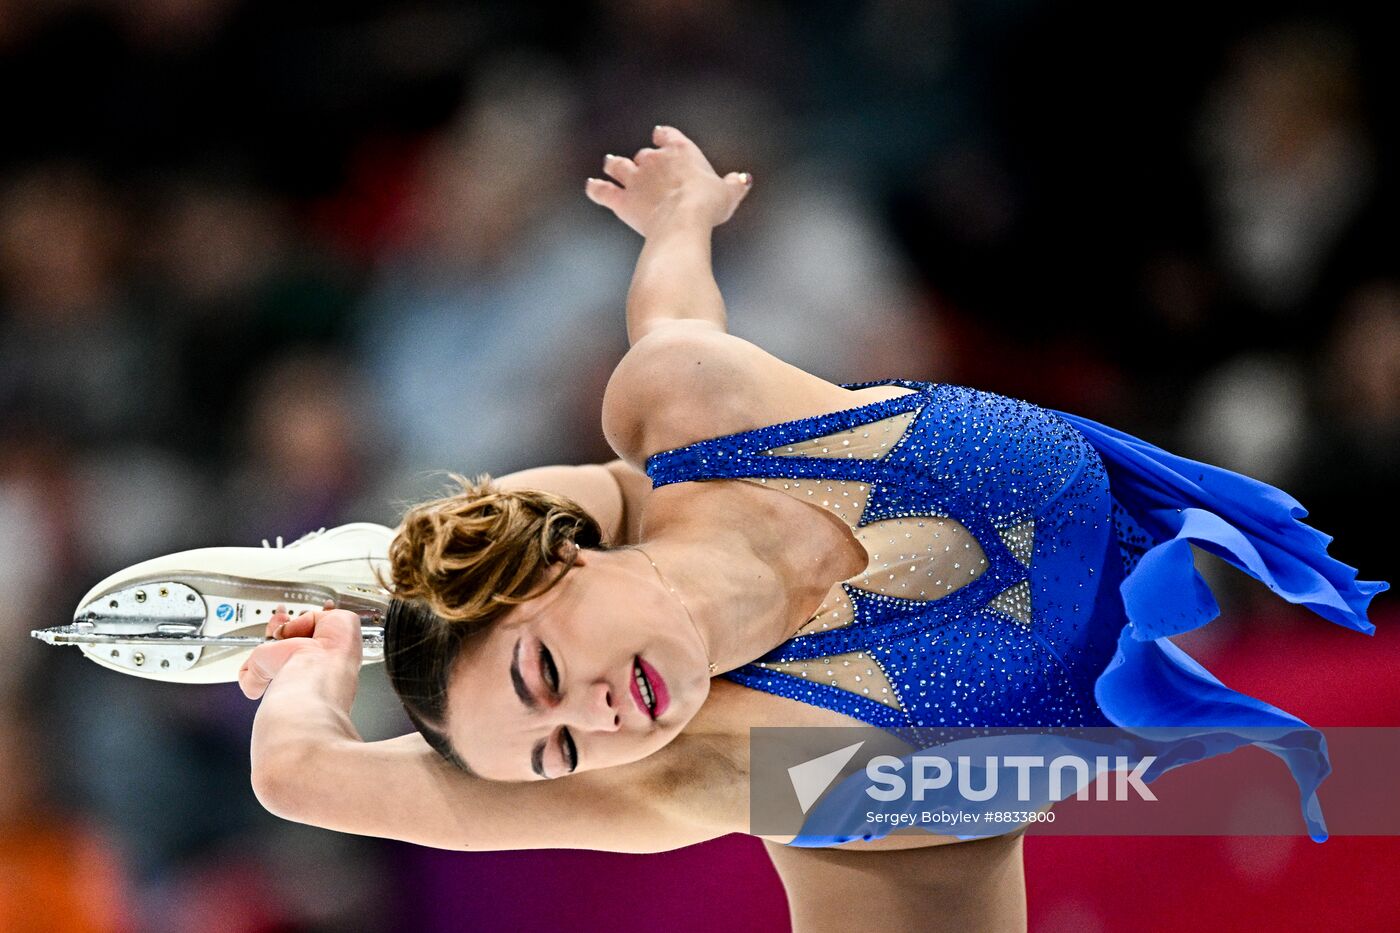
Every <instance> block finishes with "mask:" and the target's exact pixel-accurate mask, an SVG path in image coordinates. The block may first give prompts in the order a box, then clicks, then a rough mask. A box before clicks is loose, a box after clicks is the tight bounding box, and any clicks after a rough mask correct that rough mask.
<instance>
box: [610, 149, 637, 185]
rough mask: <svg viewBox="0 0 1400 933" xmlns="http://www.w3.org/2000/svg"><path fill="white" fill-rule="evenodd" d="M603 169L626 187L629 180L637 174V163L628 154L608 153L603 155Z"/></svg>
mask: <svg viewBox="0 0 1400 933" xmlns="http://www.w3.org/2000/svg"><path fill="white" fill-rule="evenodd" d="M603 171H604V172H606V173H607V174H608V177H609V178H611V179H613V180H614V181H616V182H617V183H618V184H619V185H622V186H623V187H626V186H627V182H628V180H629V179H631V178H632V176H633V175H635V174H637V164H636V163H635V162H633V161H632V160H631V159H629V158H627V157H626V156H615V155H606V156H603Z"/></svg>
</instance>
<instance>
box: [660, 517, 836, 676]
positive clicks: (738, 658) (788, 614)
mask: <svg viewBox="0 0 1400 933" xmlns="http://www.w3.org/2000/svg"><path fill="white" fill-rule="evenodd" d="M640 549H642V550H643V553H642V555H641V556H642V557H643V558H647V559H649V560H651V561H655V562H656V569H657V571H658V572H659V573H660V575H661V578H662V580H663V582H664V584H665V585H666V586H667V587H668V588H669V589H672V590H673V591H674V595H675V596H676V597H677V599H678V601H679V603H680V608H681V609H682V610H683V611H686V612H687V613H688V615H689V616H690V620H691V621H692V622H693V623H694V625H695V628H696V630H697V633H698V635H699V637H700V639H701V641H702V642H703V643H704V645H705V648H706V650H707V652H708V653H709V660H710V662H711V663H712V664H714V665H715V666H716V671H715V672H716V673H719V672H723V671H729V670H733V669H735V668H737V667H742V666H743V665H745V664H748V663H749V662H751V661H753V660H754V659H755V658H758V657H761V656H763V655H764V654H766V653H767V652H768V651H770V650H771V649H772V648H774V647H776V646H777V645H779V644H782V643H783V642H784V641H786V640H787V639H788V638H790V637H792V635H793V633H794V632H795V631H796V629H797V628H799V627H800V626H801V624H802V622H803V621H805V619H806V615H804V613H806V612H810V610H811V609H813V608H815V605H816V604H817V603H819V602H820V601H821V598H822V597H823V596H824V595H825V593H826V590H827V589H829V585H830V584H829V583H826V584H819V585H818V586H813V585H812V584H811V582H810V581H811V580H812V579H813V578H814V577H821V576H822V575H821V573H820V570H821V568H820V567H817V568H816V569H817V570H818V571H819V572H818V573H817V574H813V573H812V570H813V567H812V566H793V567H789V566H787V562H786V561H783V562H781V563H780V564H779V565H777V566H774V565H770V564H768V563H765V562H764V561H762V560H761V559H759V558H758V556H757V555H755V554H753V553H752V551H751V550H750V548H749V547H748V546H747V545H746V543H745V542H744V541H743V539H742V538H739V537H738V536H736V538H735V540H733V541H718V540H715V538H714V537H713V536H707V538H706V540H705V541H703V542H690V541H687V540H684V539H680V540H677V539H674V538H669V537H662V538H658V539H655V540H653V541H650V542H644V543H643V544H642V545H641V548H640ZM799 574H800V576H805V577H806V580H798V585H796V586H794V585H793V583H794V578H795V577H798V576H799ZM814 597H815V598H814Z"/></svg>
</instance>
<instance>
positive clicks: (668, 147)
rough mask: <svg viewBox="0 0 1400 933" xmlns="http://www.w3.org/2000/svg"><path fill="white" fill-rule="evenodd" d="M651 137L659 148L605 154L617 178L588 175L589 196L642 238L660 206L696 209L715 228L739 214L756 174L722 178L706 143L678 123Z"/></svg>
mask: <svg viewBox="0 0 1400 933" xmlns="http://www.w3.org/2000/svg"><path fill="white" fill-rule="evenodd" d="M651 138H652V142H653V143H654V145H655V148H650V149H639V150H637V154H636V155H634V156H633V157H632V158H630V159H628V158H625V157H623V156H615V155H609V156H605V157H604V159H603V171H604V173H606V174H607V175H608V177H609V178H611V179H612V181H608V180H605V179H601V178H590V179H588V181H587V183H586V184H585V185H584V191H585V192H586V193H587V195H588V197H589V199H590V200H592V201H593V202H594V203H595V204H601V205H602V206H603V207H606V208H608V209H609V210H610V211H612V212H613V213H614V214H616V215H617V217H618V219H619V220H621V221H622V222H623V223H625V224H627V226H629V227H631V228H632V229H633V230H636V231H637V232H638V233H640V234H641V235H642V236H648V235H649V231H650V229H651V226H652V221H653V219H654V218H655V217H656V216H657V215H658V210H659V209H661V208H663V206H670V205H674V204H676V203H686V204H688V205H689V206H691V207H693V208H694V209H695V210H697V212H698V213H699V214H700V216H701V217H703V218H704V219H705V220H706V222H708V223H709V224H710V225H711V226H719V225H720V224H722V223H724V222H725V221H726V220H728V219H729V218H730V217H732V216H734V211H735V209H736V208H737V207H738V206H739V202H741V201H742V200H743V199H744V196H745V195H747V194H748V192H749V188H750V187H752V184H753V176H751V175H749V174H748V173H747V172H730V173H729V174H728V175H725V176H724V177H723V178H721V177H720V176H719V175H718V174H717V173H716V172H715V170H714V167H713V166H711V165H710V162H709V160H708V159H706V158H705V154H704V153H703V152H701V151H700V147H699V146H697V145H695V143H693V142H691V140H690V139H689V137H687V136H686V135H685V134H684V133H682V132H681V131H680V130H678V129H676V128H675V127H671V126H658V127H656V128H655V129H654V130H653V131H652V135H651Z"/></svg>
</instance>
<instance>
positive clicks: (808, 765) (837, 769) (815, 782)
mask: <svg viewBox="0 0 1400 933" xmlns="http://www.w3.org/2000/svg"><path fill="white" fill-rule="evenodd" d="M864 744H865V743H864V742H857V743H856V744H854V745H847V746H846V747H845V748H838V749H837V750H836V751H834V752H828V753H827V754H825V755H822V756H821V757H819V758H813V759H812V760H811V761H804V762H802V764H800V765H793V766H792V767H791V768H788V779H789V780H791V781H792V789H793V791H794V792H796V794H797V802H798V804H799V805H800V806H801V807H802V812H803V813H806V812H807V811H808V810H810V809H812V805H813V804H814V803H816V802H817V800H818V799H819V798H820V797H821V795H822V794H824V793H826V789H827V788H828V787H830V786H831V782H832V781H834V780H836V775H838V774H840V773H841V769H842V768H844V767H846V762H848V761H850V760H851V759H852V758H853V757H855V754H856V752H858V751H860V747H861V746H862V745H864Z"/></svg>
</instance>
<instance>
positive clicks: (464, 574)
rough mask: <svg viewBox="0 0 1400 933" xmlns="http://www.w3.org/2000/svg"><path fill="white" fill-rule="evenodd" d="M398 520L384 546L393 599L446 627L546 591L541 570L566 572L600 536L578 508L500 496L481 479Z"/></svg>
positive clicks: (526, 495) (521, 493)
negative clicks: (418, 605)
mask: <svg viewBox="0 0 1400 933" xmlns="http://www.w3.org/2000/svg"><path fill="white" fill-rule="evenodd" d="M452 480H453V482H455V483H456V484H457V486H458V487H459V488H458V489H457V490H456V491H455V492H453V493H451V494H450V495H447V496H445V497H443V498H441V499H435V500H433V501H430V502H424V503H421V504H420V505H417V506H414V507H413V508H412V509H410V510H409V511H408V512H407V514H405V515H404V518H403V522H402V523H401V524H400V526H399V531H398V534H397V535H396V536H395V538H394V541H393V543H392V544H391V545H390V547H389V563H390V574H391V580H392V588H393V590H394V595H395V597H397V598H399V599H418V600H422V601H423V602H425V603H426V604H427V606H428V607H429V608H430V609H431V610H432V611H433V612H434V613H435V614H436V615H438V616H440V617H441V618H443V619H446V620H448V621H452V622H464V623H479V622H485V621H488V620H489V619H491V618H493V617H494V616H496V615H497V614H499V613H500V612H501V611H503V610H504V609H506V608H508V607H510V606H513V605H516V604H519V603H522V602H525V601H526V600H528V599H530V598H532V597H534V596H537V595H539V594H540V593H542V592H545V591H546V590H548V589H549V587H551V586H553V585H554V583H555V582H557V580H558V579H560V578H562V576H563V574H562V573H561V574H558V575H556V576H555V579H554V580H552V581H549V583H548V584H547V585H546V586H545V587H544V588H543V589H540V588H539V586H540V583H541V582H542V580H543V577H544V576H545V573H544V571H545V569H546V568H547V567H549V566H550V565H553V564H558V563H563V564H564V565H565V567H566V570H567V568H568V567H571V566H572V565H573V561H574V557H575V556H576V555H577V548H579V547H599V546H601V544H602V530H601V529H600V528H599V526H598V523H597V522H596V521H594V520H593V517H592V516H590V515H589V514H588V513H587V512H585V511H584V510H583V508H582V506H580V505H579V504H578V503H577V502H574V501H573V500H571V499H567V498H565V497H563V496H557V495H555V494H553V493H549V492H543V491H540V490H529V489H512V490H503V489H501V488H500V487H499V486H497V485H496V484H495V483H494V482H493V481H492V479H491V477H490V476H489V475H487V474H482V475H480V476H477V477H476V478H475V479H472V480H469V479H466V478H465V477H462V476H459V475H457V474H452Z"/></svg>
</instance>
